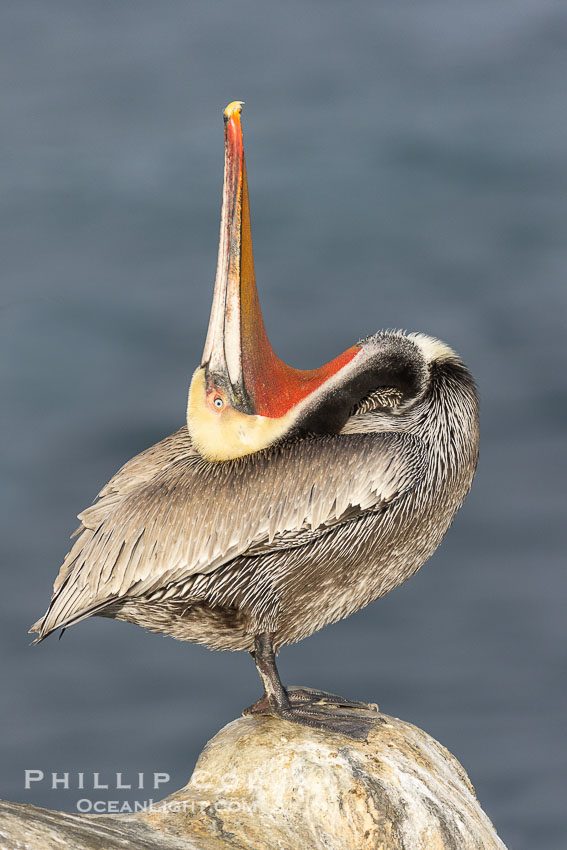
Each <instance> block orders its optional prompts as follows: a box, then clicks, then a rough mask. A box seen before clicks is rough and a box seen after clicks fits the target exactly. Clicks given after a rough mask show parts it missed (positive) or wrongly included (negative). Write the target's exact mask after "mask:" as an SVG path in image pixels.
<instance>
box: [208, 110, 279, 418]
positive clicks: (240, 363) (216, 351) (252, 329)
mask: <svg viewBox="0 0 567 850" xmlns="http://www.w3.org/2000/svg"><path fill="white" fill-rule="evenodd" d="M241 111H242V102H241V101H234V102H233V103H229V105H228V106H227V107H226V109H225V111H224V186H223V198H222V213H221V226H220V240H219V254H218V262H217V275H216V280H215V291H214V295H213V305H212V309H211V317H210V320H209V329H208V332H207V339H206V342H205V348H204V351H203V358H202V364H201V365H202V366H204V367H206V368H207V372H208V373H210V374H211V375H214V376H215V378H216V379H217V380H219V379H221V381H222V383H224V381H223V380H222V379H223V378H224V379H225V380H226V381H228V383H229V385H230V388H229V387H226V389H227V390H228V389H230V390H231V391H232V392H231V395H232V396H233V400H234V402H235V403H236V404H237V406H238V407H239V409H241V410H243V412H249V413H253V412H254V411H253V410H252V406H253V405H252V404H251V399H250V398H249V396H248V393H247V390H246V386H245V379H244V360H245V359H249V358H250V357H252V356H253V354H254V351H255V349H256V348H257V346H258V344H260V347H261V348H262V349H264V350H265V346H268V348H270V344H269V342H268V338H267V336H266V331H265V329H264V322H263V319H262V313H261V311H260V303H259V300H258V293H257V290H256V278H255V275H254V258H253V256H252V234H251V230H250V206H249V202H248V181H247V178H246V162H245V159H244V145H243V139H242V125H241V121H240V113H241ZM270 351H271V348H270ZM271 353H272V354H273V352H271Z"/></svg>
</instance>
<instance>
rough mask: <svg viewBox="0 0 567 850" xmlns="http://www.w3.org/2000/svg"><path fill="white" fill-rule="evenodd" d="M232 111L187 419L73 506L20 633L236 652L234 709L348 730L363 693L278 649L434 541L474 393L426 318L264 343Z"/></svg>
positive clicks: (452, 495)
mask: <svg viewBox="0 0 567 850" xmlns="http://www.w3.org/2000/svg"><path fill="white" fill-rule="evenodd" d="M240 113H241V103H240V102H234V103H231V104H230V105H229V106H228V107H227V109H226V110H225V113H224V121H225V172H224V188H223V203H222V215H221V228H220V245H219V255H218V266H217V274H216V282H215V289H214V297H213V305H212V311H211V317H210V322H209V329H208V334H207V339H206V342H205V348H204V351H203V358H202V362H201V365H200V366H199V367H198V368H197V369H196V371H195V373H194V375H193V378H192V381H191V386H190V390H189V400H188V405H187V423H186V424H185V425H183V427H181V428H180V429H179V430H178V431H177V432H176V433H175V434H172V435H171V436H170V437H166V438H165V439H164V440H162V441H161V442H160V443H157V445H155V446H152V447H151V448H149V449H147V450H146V451H144V452H142V453H141V454H139V455H138V456H137V457H135V458H133V459H132V460H130V461H129V462H128V463H126V465H125V466H123V467H122V469H120V470H119V472H117V474H116V475H115V476H114V477H113V478H112V479H111V480H110V482H109V483H108V484H107V485H106V486H105V487H104V488H103V490H102V491H101V492H100V493H99V495H98V499H97V500H96V502H95V503H94V504H93V505H92V506H91V507H90V508H87V509H86V510H85V511H83V513H82V514H79V519H80V521H81V525H80V526H79V529H78V530H77V532H76V535H78V536H77V539H76V541H75V543H74V545H73V547H72V549H71V551H70V552H69V554H68V555H67V557H66V559H65V561H64V563H63V566H62V567H61V570H60V572H59V575H58V576H57V579H56V581H55V585H54V589H53V596H52V598H51V603H50V606H49V609H48V611H47V613H46V614H45V615H44V617H43V618H42V619H41V620H39V621H38V622H37V623H35V625H34V626H33V627H32V629H31V631H33V632H38V637H37V638H36V642H37V641H41V640H43V639H44V638H45V637H46V636H47V635H49V634H50V633H51V632H53V631H54V630H55V629H57V628H60V627H63V628H66V627H68V626H71V625H73V624H75V623H78V622H79V621H80V620H83V619H85V618H86V617H90V616H93V615H97V616H102V617H113V618H115V619H118V620H127V621H129V622H132V623H137V624H138V625H140V626H143V627H144V628H146V629H149V630H150V631H154V632H162V633H165V634H168V635H172V636H173V637H175V638H178V639H180V640H187V641H195V642H197V643H201V644H205V645H206V646H208V647H210V648H211V649H226V650H229V649H230V650H237V649H240V650H248V651H249V652H250V653H251V654H252V655H253V657H254V660H255V662H256V665H257V668H258V672H259V674H260V677H261V680H262V683H263V686H264V696H263V697H262V698H261V699H260V700H258V702H257V703H255V704H254V705H253V706H251V707H250V709H247V711H248V712H259V713H262V712H270V713H272V714H276V715H278V716H280V717H282V718H285V719H287V720H290V721H293V722H297V723H303V724H305V725H310V726H315V727H325V726H326V727H329V726H331V727H333V724H334V728H342V729H345V728H346V727H345V726H344V724H343V725H342V726H341V723H342V721H343V720H344V713H343V714H341V712H340V708H339V706H341V705H364V704H361V703H349V701H348V700H343V699H342V698H339V697H330V696H328V697H326V698H325V699H324V700H323V699H322V698H321V692H317V691H312V690H310V689H306V688H304V689H296V690H293V691H292V690H289V689H288V690H286V689H285V688H284V687H283V685H282V683H281V680H280V678H279V675H278V671H277V668H276V665H275V655H276V653H277V652H278V651H279V650H280V648H281V647H282V646H285V645H286V644H289V643H292V642H294V641H299V640H301V639H302V638H305V637H307V636H308V635H310V634H313V632H315V631H317V630H318V629H321V628H322V627H323V626H325V625H327V624H328V623H333V622H336V621H337V620H340V619H341V618H343V617H347V616H348V615H349V614H352V613H353V612H354V611H357V610H358V609H359V608H361V607H362V606H364V605H368V603H370V602H372V601H373V600H374V599H377V598H378V597H381V596H384V594H386V593H388V592H389V591H390V590H392V589H393V588H394V587H397V585H399V584H401V582H403V581H405V580H406V579H408V578H409V577H410V576H411V575H413V574H414V573H415V572H416V570H418V569H419V567H421V565H422V564H423V563H424V562H425V561H426V560H427V559H428V558H429V556H430V555H431V554H432V553H433V552H434V551H435V549H436V548H437V546H438V545H439V543H440V542H441V539H442V538H443V535H444V534H445V532H446V531H447V529H448V527H449V525H450V523H451V521H452V519H453V517H454V515H455V513H456V511H457V510H458V508H459V507H460V505H461V504H462V502H463V500H464V498H465V496H466V495H467V493H468V491H469V489H470V486H471V483H472V479H473V475H474V471H475V466H476V461H477V453H478V405H477V396H476V392H475V386H474V382H473V379H472V377H471V375H470V373H469V372H468V371H467V369H466V367H465V366H464V365H463V363H462V362H461V360H460V359H459V357H458V356H457V355H456V354H455V352H454V351H452V350H451V349H450V348H449V347H448V346H447V345H445V344H444V343H442V342H440V341H439V340H437V339H433V338H431V337H429V336H425V335H424V334H421V333H409V334H406V333H402V332H399V331H396V332H392V331H385V332H380V333H376V334H375V335H374V336H370V337H367V338H365V339H362V340H360V341H359V342H357V343H356V344H355V345H353V346H352V347H351V348H348V349H347V350H346V351H344V352H343V353H342V354H340V355H339V356H338V357H336V358H335V359H334V360H332V361H331V362H330V363H327V364H326V365H324V366H321V367H320V368H319V369H314V370H307V371H304V370H298V369H293V368H291V367H290V366H287V365H286V364H285V363H283V361H282V360H280V359H279V358H278V357H277V356H276V354H275V353H274V351H273V350H272V348H271V346H270V343H269V342H268V337H267V335H266V331H265V329H264V323H263V320H262V314H261V312H260V305H259V301H258V294H257V291H256V283H255V276H254V264H253V258H252V241H251V233H250V212H249V203H248V185H247V179H246V165H245V161H244V152H243V141H242V128H241V119H240ZM333 703H336V704H335V705H333ZM347 731H348V730H347ZM351 731H352V730H351Z"/></svg>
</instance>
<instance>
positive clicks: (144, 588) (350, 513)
mask: <svg viewBox="0 0 567 850" xmlns="http://www.w3.org/2000/svg"><path fill="white" fill-rule="evenodd" d="M424 458H425V453H424V449H423V445H422V443H421V441H420V440H419V438H417V437H415V436H413V435H411V434H407V433H401V432H386V433H381V434H376V433H370V434H368V433H365V434H348V435H344V434H343V435H336V436H323V437H312V438H305V439H301V440H297V441H295V442H286V443H282V444H280V445H277V446H273V447H271V448H269V449H266V450H264V451H262V452H258V453H256V454H254V455H249V456H247V457H244V458H239V459H237V460H234V461H226V462H222V463H214V464H213V463H208V462H206V461H204V460H203V459H202V458H201V457H200V455H198V454H197V453H196V452H195V451H194V449H193V448H192V446H191V441H190V438H189V435H188V433H187V430H186V429H185V428H182V429H180V430H179V431H177V432H176V433H175V434H173V435H172V436H171V437H168V438H167V439H166V440H163V441H162V442H161V443H158V444H157V445H156V446H153V447H152V448H151V449H148V450H147V451H146V452H142V454H140V455H138V456H137V457H135V458H133V459H132V460H131V461H129V463H127V464H126V465H125V466H124V467H122V469H121V470H120V471H119V472H118V473H117V474H116V475H115V476H114V477H113V478H112V479H111V480H110V482H109V483H108V484H107V485H106V487H105V488H104V489H103V490H102V491H101V493H100V494H99V497H98V500H97V502H96V503H95V504H94V505H93V506H92V507H90V508H87V510H86V511H83V513H82V514H80V515H79V518H80V520H81V523H82V525H81V527H80V533H79V536H78V537H77V539H76V540H75V542H74V545H73V547H72V549H71V551H70V552H69V554H68V556H67V558H66V559H65V561H64V563H63V566H62V567H61V570H60V573H59V575H58V577H57V579H56V582H55V585H54V593H53V597H52V601H51V605H50V608H49V610H48V612H47V614H46V615H45V617H44V618H43V620H42V621H39V622H38V623H36V624H35V626H34V627H33V630H34V631H39V632H40V638H41V637H43V636H44V635H46V634H47V633H49V632H50V631H52V630H53V629H54V628H57V627H58V626H61V625H64V624H65V623H66V622H69V621H70V620H75V619H76V618H77V617H80V616H81V612H82V611H83V610H90V609H93V608H95V607H96V609H97V610H99V609H100V606H101V605H102V604H104V602H105V601H108V602H111V601H113V600H116V599H117V598H122V597H125V596H127V595H129V596H139V595H143V594H146V593H148V592H151V591H154V590H157V589H160V588H166V587H168V586H169V585H171V584H183V582H185V581H187V580H188V579H189V578H190V577H191V576H193V575H195V574H197V573H201V574H202V573H210V572H212V571H214V570H215V569H218V568H219V567H220V566H222V565H223V564H226V563H227V562H229V561H232V560H233V559H235V558H237V557H239V556H253V555H255V554H258V553H260V552H266V551H270V549H274V550H277V549H280V548H282V547H283V548H285V547H295V546H299V545H303V544H304V543H307V542H309V540H312V539H313V538H314V537H315V536H318V535H320V534H323V533H326V532H327V531H328V530H329V529H330V528H332V526H333V525H335V524H336V523H337V522H345V521H349V520H351V519H353V518H354V517H356V516H360V515H361V514H364V513H366V512H367V511H370V510H372V511H375V510H380V509H381V508H382V507H384V506H385V505H386V504H388V503H389V502H391V501H392V500H394V499H396V498H399V497H400V496H401V495H402V494H403V493H406V492H407V491H408V490H410V489H412V488H413V487H414V486H415V484H416V483H417V481H418V480H419V479H420V477H421V475H422V472H423V468H424Z"/></svg>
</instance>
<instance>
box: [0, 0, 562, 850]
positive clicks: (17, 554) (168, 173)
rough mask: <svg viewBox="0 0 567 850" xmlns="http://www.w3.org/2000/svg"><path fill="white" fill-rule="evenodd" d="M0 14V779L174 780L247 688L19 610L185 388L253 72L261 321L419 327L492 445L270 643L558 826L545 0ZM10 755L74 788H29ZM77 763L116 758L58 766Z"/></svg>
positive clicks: (549, 11) (180, 649)
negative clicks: (327, 598)
mask: <svg viewBox="0 0 567 850" xmlns="http://www.w3.org/2000/svg"><path fill="white" fill-rule="evenodd" d="M0 42H1V50H0V67H1V68H2V80H3V84H2V102H3V106H2V126H3V130H2V137H3V139H2V151H3V155H2V157H1V158H0V179H1V191H0V204H1V209H0V214H1V229H0V230H1V233H2V240H3V248H2V292H1V299H0V370H1V374H2V388H1V394H2V405H1V407H2V420H3V423H2V424H3V434H4V436H3V440H2V445H1V449H0V452H1V461H2V467H3V470H2V479H1V487H0V497H1V499H2V511H1V515H2V522H3V530H2V537H1V541H2V547H3V555H2V594H1V596H2V616H1V619H0V628H1V632H2V634H1V641H2V648H3V650H2V690H1V696H0V707H1V718H2V745H1V746H2V750H1V753H2V755H1V761H0V795H1V796H3V797H7V798H9V799H13V800H22V801H27V802H33V803H37V804H40V805H46V806H52V807H60V808H64V809H68V810H74V809H75V806H76V803H77V800H78V799H79V798H84V797H89V796H90V797H91V799H98V798H102V799H117V798H119V799H125V798H127V797H128V792H116V791H113V790H112V786H113V784H114V785H115V779H114V775H115V773H116V772H118V771H120V772H122V773H123V774H124V779H123V781H124V782H127V781H128V776H129V777H132V776H134V774H137V773H138V772H145V773H146V775H147V776H149V775H150V774H151V773H152V772H154V771H163V772H167V773H169V774H170V776H171V782H170V783H169V785H165V786H162V792H161V793H162V794H163V793H165V792H166V791H171V790H173V789H174V788H177V787H179V786H180V785H182V784H184V782H185V781H186V779H187V778H188V776H189V774H190V772H191V769H192V764H193V762H194V759H195V758H196V756H197V754H198V752H199V751H200V749H201V748H202V746H203V744H204V742H205V741H206V740H207V739H208V738H210V737H211V736H212V735H213V734H214V733H215V732H216V731H217V730H218V729H219V728H220V726H221V725H223V724H224V723H226V722H228V721H229V720H231V719H232V718H234V717H236V716H237V715H238V714H239V712H240V710H241V709H242V708H243V707H244V706H245V705H248V704H249V703H250V702H251V701H252V700H253V699H255V698H256V697H257V696H258V694H259V681H258V680H257V674H256V672H255V669H254V666H253V664H252V661H251V660H250V658H248V657H247V656H245V655H244V654H236V655H234V654H228V653H215V654H212V653H210V652H208V651H207V650H205V649H202V648H199V647H196V646H193V645H189V644H180V643H176V642H174V641H173V640H171V639H167V638H160V637H157V636H153V635H146V634H145V633H144V632H143V631H142V630H141V629H138V628H136V627H134V626H128V625H125V624H121V623H115V622H111V621H105V620H93V621H88V622H86V623H83V624H81V625H80V626H79V627H77V628H76V629H72V630H71V631H69V632H68V633H66V634H65V637H64V639H63V640H62V641H61V642H58V641H57V640H56V639H51V640H49V641H48V642H46V643H45V644H43V645H42V646H40V647H39V648H37V649H35V648H34V649H31V648H30V647H29V645H28V643H29V638H28V636H27V634H26V631H27V628H28V626H29V625H30V623H31V622H33V621H34V620H35V619H36V618H37V617H38V616H39V615H40V614H41V613H42V612H43V611H44V609H45V607H46V605H47V602H48V598H49V594H50V590H51V585H52V582H53V579H54V577H55V574H56V572H57V569H58V568H59V565H60V562H61V560H62V557H63V555H64V554H65V552H66V551H67V548H68V543H67V537H68V535H69V534H70V533H71V532H72V531H73V530H74V528H75V526H76V522H75V520H74V516H75V514H76V513H77V512H78V511H79V510H81V509H82V508H83V507H85V506H86V505H88V504H89V503H90V502H91V500H92V499H93V498H94V496H95V495H96V493H97V491H98V490H99V489H100V487H101V486H102V485H103V484H104V483H105V482H106V481H107V479H108V478H109V477H110V476H111V475H112V473H113V472H114V471H115V470H116V469H117V468H118V467H119V466H120V465H121V464H122V463H124V462H125V461H126V460H127V459H128V458H130V457H131V456H132V455H133V454H134V453H136V452H138V451H139V450H141V449H143V448H145V447H146V446H148V445H149V444H151V443H153V442H155V441H157V440H158V439H160V438H161V437H163V436H165V435H166V434H168V433H170V432H171V431H173V430H174V429H176V428H177V427H178V426H179V425H180V424H181V423H182V422H183V420H184V412H185V400H186V391H187V386H188V381H189V378H190V375H191V373H192V370H193V369H194V367H195V365H196V364H197V362H198V359H199V356H200V353H201V350H202V345H203V342H204V336H205V330H206V323H207V319H208V311H209V306H210V301H211V296H212V284H213V279H214V272H215V265H216V249H217V238H218V223H219V210H220V194H221V180H222V155H223V141H222V119H221V111H222V109H223V107H224V106H225V105H226V104H227V103H228V102H229V101H231V100H234V99H243V100H245V101H246V102H247V104H246V107H245V112H244V118H243V122H244V130H245V139H246V152H247V161H248V174H249V181H250V193H251V204H252V224H253V233H254V241H255V256H256V271H257V279H258V284H259V288H260V296H261V300H262V304H263V308H264V314H265V319H266V323H267V327H268V331H269V333H270V336H271V338H272V342H273V344H274V347H275V349H276V351H277V352H278V353H279V354H280V355H281V356H282V357H283V358H284V359H286V360H288V361H289V362H291V363H292V364H293V365H296V366H303V367H311V366H316V365H319V364H320V363H321V362H323V361H326V360H328V359H330V358H331V357H333V356H334V355H335V354H337V353H338V352H340V351H342V350H343V349H344V348H346V347H347V346H349V345H350V344H352V343H353V342H354V341H356V340H357V339H358V338H360V337H361V336H363V335H365V334H368V333H371V332H373V331H375V330H377V329H379V328H381V327H404V328H407V329H409V330H422V331H425V332H427V333H429V334H434V335H437V336H439V337H440V338H442V339H444V340H446V341H447V342H448V343H450V344H451V345H452V346H453V347H454V348H456V349H457V350H458V351H459V352H460V353H461V355H462V356H463V358H464V359H465V361H466V362H467V363H468V364H469V366H470V368H471V369H472V371H473V373H474V374H475V376H476V377H477V379H478V383H479V386H480V392H481V397H482V441H481V442H482V448H481V461H480V466H479V471H478V476H477V479H476V481H475V484H474V488H473V492H472V493H471V496H470V498H469V499H468V501H467V503H466V505H465V507H464V509H463V510H462V512H461V514H460V515H459V517H458V519H457V521H456V522H455V524H454V526H453V528H452V529H451V531H450V533H449V535H448V536H447V539H446V541H445V542H444V544H443V546H442V547H441V549H440V550H439V551H438V553H437V554H436V555H435V556H434V558H433V559H432V560H431V562H430V563H429V564H428V565H427V566H426V567H425V568H424V569H423V570H422V571H421V572H420V573H419V574H418V575H417V576H416V577H415V578H413V579H412V580H411V581H410V582H408V583H407V584H406V585H404V586H403V587H402V588H400V589H398V590H397V591H396V592H395V593H392V594H391V595H390V596H389V597H387V598H386V599H384V600H382V601H380V602H377V603H375V604H374V605H372V606H370V607H369V608H367V609H366V610H364V611H362V612H360V613H358V614H357V615H356V616H353V617H351V618H350V619H349V620H347V621H345V622H342V623H339V624H337V625H335V626H333V627H330V628H327V629H325V630H324V631H323V632H320V633H319V634H317V635H316V636H314V637H312V638H311V639H309V640H306V641H304V642H303V643H301V644H300V645H298V646H295V647H291V648H289V649H286V650H284V652H283V653H282V655H281V656H280V658H281V671H282V676H283V678H284V681H286V682H288V683H306V684H310V685H314V686H319V687H323V688H325V689H327V690H330V691H335V692H337V693H345V694H347V695H349V696H352V697H354V698H359V699H370V700H377V701H378V702H379V703H380V706H381V707H382V709H383V710H384V711H386V712H388V713H390V714H394V715H397V716H399V717H402V718H404V719H406V720H409V721H411V722H414V723H416V724H418V725H419V726H421V727H423V728H424V729H426V730H428V731H429V732H430V733H431V734H433V735H434V736H435V737H436V738H438V739H439V740H440V741H441V742H442V743H443V744H445V745H446V746H447V747H448V748H449V749H450V750H451V751H452V752H453V753H455V754H456V755H457V756H458V757H459V758H460V759H461V761H462V762H463V764H464V766H465V767H466V769H467V770H468V772H469V774H470V776H471V779H472V781H473V783H474V784H475V786H476V789H477V792H478V795H479V798H480V800H481V802H482V804H483V805H484V807H485V808H486V810H487V811H488V813H489V815H490V816H491V817H492V819H493V820H494V823H495V825H496V827H497V829H498V830H499V832H500V834H501V836H502V837H503V839H504V840H505V841H506V842H507V843H508V844H509V846H510V848H512V847H514V848H516V850H528V848H530V850H531V848H534V847H537V848H538V850H550V848H564V847H565V843H564V840H565V790H566V789H565V778H566V777H565V767H566V762H567V758H566V752H565V709H566V691H567V685H566V681H565V663H564V662H565V554H564V553H565V542H566V541H565V536H566V535H565V527H566V522H565V507H566V487H565V481H566V473H567V463H566V461H567V455H566V450H565V420H566V413H567V392H566V390H567V380H566V371H567V370H566V367H567V357H566V353H565V330H566V327H565V317H566V310H565V308H566V301H567V297H566V296H567V290H566V286H565V272H566V269H567V245H566V238H565V222H566V213H567V209H566V207H567V203H566V183H567V180H566V176H567V170H566V166H567V117H566V109H565V100H566V80H567V54H566V49H565V48H566V46H567V8H566V7H565V5H564V4H561V3H556V2H551V0H518V2H503V0H476V1H475V2H468V3H464V2H461V3H454V2H450V0H430V2H427V3H423V2H402V3H400V2H399V0H385V2H382V3H380V4H376V3H372V2H358V3H348V4H347V3H342V2H336V0H331V1H330V2H326V3H322V2H321V3H319V2H307V3H305V2H298V1H297V0H291V2H288V3H285V4H280V5H276V4H272V3H261V2H259V0H241V2H239V3H235V4H229V3H205V2H192V3H187V2H183V0H165V2H161V3H155V2H149V0H136V2H122V1H121V0H117V2H108V0H100V1H99V2H96V3H92V2H85V0H51V2H50V3H42V2H39V0H38V2H33V0H32V2H21V0H18V2H16V0H4V2H3V4H2V7H1V9H0ZM26 768H27V769H42V770H43V771H44V772H45V773H46V774H49V773H50V772H52V771H58V772H59V773H61V772H63V771H69V772H71V777H70V784H71V786H72V787H71V788H70V789H69V790H65V789H64V788H62V787H59V788H58V789H57V790H51V789H50V788H49V787H48V785H47V782H45V783H35V784H34V785H33V786H32V788H31V789H30V790H28V791H26V790H25V788H24V770H25V769H26ZM79 771H83V772H86V773H87V774H90V777H91V778H90V779H89V778H88V776H87V779H86V780H85V782H86V784H87V786H89V783H90V787H91V788H92V772H93V771H98V772H100V774H101V778H100V781H101V782H105V781H107V782H108V781H109V780H108V777H110V784H111V790H109V791H108V792H106V791H98V792H93V791H92V790H91V791H80V790H78V789H77V788H76V785H77V778H76V774H77V772H79ZM105 777H107V779H106V780H105ZM148 796H152V795H150V794H149V793H146V794H145V796H144V792H141V791H133V792H132V793H131V794H130V799H138V800H139V799H145V798H147V797H148ZM153 796H154V797H156V796H157V797H159V796H161V794H160V793H159V792H158V793H157V794H154V795H153Z"/></svg>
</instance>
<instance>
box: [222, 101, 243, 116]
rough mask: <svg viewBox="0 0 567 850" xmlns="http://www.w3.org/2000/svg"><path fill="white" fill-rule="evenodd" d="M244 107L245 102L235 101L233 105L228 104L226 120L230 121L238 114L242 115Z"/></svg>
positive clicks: (224, 113) (225, 112)
mask: <svg viewBox="0 0 567 850" xmlns="http://www.w3.org/2000/svg"><path fill="white" fill-rule="evenodd" d="M243 106H244V101H243V100H233V101H232V103H229V104H228V106H227V107H226V109H225V110H224V112H223V117H224V120H225V121H229V120H230V119H231V118H232V116H233V115H234V114H235V113H238V114H239V115H240V113H241V112H242V107H243Z"/></svg>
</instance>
